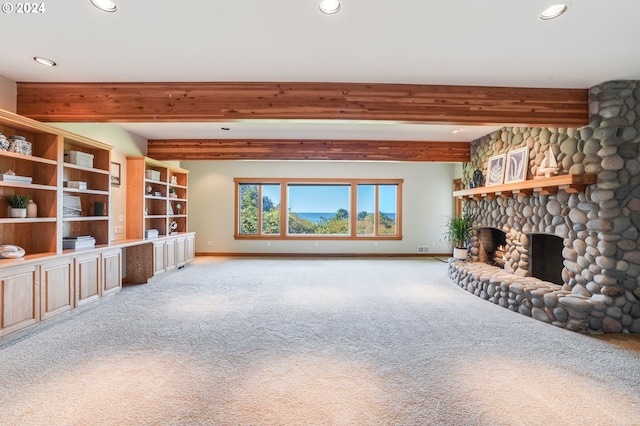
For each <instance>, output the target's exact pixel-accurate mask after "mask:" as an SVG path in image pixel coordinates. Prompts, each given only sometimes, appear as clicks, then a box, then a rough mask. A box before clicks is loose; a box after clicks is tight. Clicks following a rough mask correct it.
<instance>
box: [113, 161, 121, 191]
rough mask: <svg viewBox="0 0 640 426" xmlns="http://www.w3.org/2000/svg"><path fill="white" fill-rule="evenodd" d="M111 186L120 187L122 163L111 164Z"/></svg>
mask: <svg viewBox="0 0 640 426" xmlns="http://www.w3.org/2000/svg"><path fill="white" fill-rule="evenodd" d="M111 186H120V163H113V162H112V163H111Z"/></svg>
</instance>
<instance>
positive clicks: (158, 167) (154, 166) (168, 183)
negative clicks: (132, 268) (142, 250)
mask: <svg viewBox="0 0 640 426" xmlns="http://www.w3.org/2000/svg"><path fill="white" fill-rule="evenodd" d="M188 173H189V172H188V171H187V170H185V169H181V168H179V167H175V166H172V165H169V164H167V163H163V162H160V161H157V160H153V159H151V158H147V157H127V182H128V191H127V238H132V239H140V238H145V237H146V236H145V231H149V230H157V231H158V236H160V237H162V236H166V235H172V234H181V233H185V232H187V205H188V195H187V184H188Z"/></svg>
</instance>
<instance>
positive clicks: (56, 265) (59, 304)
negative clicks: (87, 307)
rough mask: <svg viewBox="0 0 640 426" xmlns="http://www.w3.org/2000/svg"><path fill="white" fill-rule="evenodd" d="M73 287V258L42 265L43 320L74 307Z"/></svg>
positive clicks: (41, 313)
mask: <svg viewBox="0 0 640 426" xmlns="http://www.w3.org/2000/svg"><path fill="white" fill-rule="evenodd" d="M73 287H74V286H73V260H72V259H71V258H67V259H62V260H59V261H53V262H47V263H43V264H42V265H41V266H40V316H41V318H42V319H43V320H45V319H47V318H51V317H53V316H55V315H58V314H61V313H63V312H67V311H70V310H71V309H73V307H74V304H75V299H74V288H73Z"/></svg>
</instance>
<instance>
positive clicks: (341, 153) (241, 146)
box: [147, 139, 471, 162]
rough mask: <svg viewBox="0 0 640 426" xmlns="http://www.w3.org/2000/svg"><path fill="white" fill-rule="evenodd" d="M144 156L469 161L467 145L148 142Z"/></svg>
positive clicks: (180, 159)
mask: <svg viewBox="0 0 640 426" xmlns="http://www.w3.org/2000/svg"><path fill="white" fill-rule="evenodd" d="M147 155H148V156H149V157H151V158H155V159H157V160H161V161H167V160H175V161H186V160H345V161H429V162H469V161H470V155H471V154H470V144H469V143H468V142H414V141H364V140H357V141H355V140H331V141H326V140H265V139H260V140H240V139H172V140H167V139H162V140H159V139H150V140H149V141H148V145H147Z"/></svg>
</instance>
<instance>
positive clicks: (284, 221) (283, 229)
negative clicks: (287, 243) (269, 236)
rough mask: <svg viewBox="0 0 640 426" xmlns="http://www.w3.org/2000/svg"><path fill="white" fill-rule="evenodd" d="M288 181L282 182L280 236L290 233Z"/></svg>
mask: <svg viewBox="0 0 640 426" xmlns="http://www.w3.org/2000/svg"><path fill="white" fill-rule="evenodd" d="M288 185H289V183H288V182H286V181H282V182H280V236H281V237H282V236H286V235H287V234H288V233H289V228H288V225H289V200H288V199H287V186H288Z"/></svg>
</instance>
